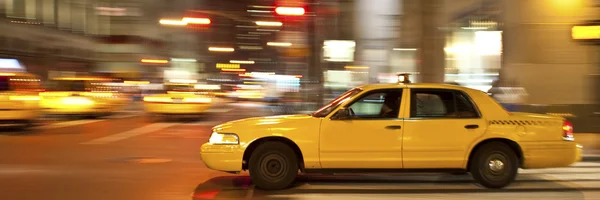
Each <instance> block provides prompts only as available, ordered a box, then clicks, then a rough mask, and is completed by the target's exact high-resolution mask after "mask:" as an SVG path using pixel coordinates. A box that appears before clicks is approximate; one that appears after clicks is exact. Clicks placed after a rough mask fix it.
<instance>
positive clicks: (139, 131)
mask: <svg viewBox="0 0 600 200" xmlns="http://www.w3.org/2000/svg"><path fill="white" fill-rule="evenodd" d="M178 124H181V123H154V124H149V125H146V126H142V127H139V128H135V129H133V130H129V131H125V132H121V133H117V134H113V135H109V136H105V137H101V138H96V139H93V140H90V141H87V142H83V143H81V144H107V143H111V142H116V141H119V140H124V139H127V138H131V137H135V136H140V135H143V134H147V133H152V132H155V131H158V130H161V129H165V128H168V127H171V126H175V125H178Z"/></svg>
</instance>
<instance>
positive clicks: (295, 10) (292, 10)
mask: <svg viewBox="0 0 600 200" xmlns="http://www.w3.org/2000/svg"><path fill="white" fill-rule="evenodd" d="M304 12H305V11H304V8H302V7H277V8H275V13H277V14H278V15H292V16H301V15H304Z"/></svg>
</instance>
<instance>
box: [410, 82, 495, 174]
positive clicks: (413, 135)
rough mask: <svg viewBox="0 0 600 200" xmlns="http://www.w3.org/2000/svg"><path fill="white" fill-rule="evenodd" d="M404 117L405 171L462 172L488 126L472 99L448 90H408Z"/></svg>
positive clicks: (461, 93) (464, 94) (458, 92)
mask: <svg viewBox="0 0 600 200" xmlns="http://www.w3.org/2000/svg"><path fill="white" fill-rule="evenodd" d="M409 108H410V109H409V112H408V113H407V114H408V116H405V117H406V119H405V121H404V135H403V140H402V147H403V150H402V155H403V165H404V168H461V167H462V166H463V164H464V162H465V155H466V154H467V152H468V151H469V148H470V146H471V145H472V143H473V141H475V140H476V139H477V138H478V137H480V136H481V135H482V134H483V133H484V132H485V129H486V126H487V123H485V120H484V119H482V116H481V114H480V112H479V110H478V109H477V106H476V105H475V104H474V102H473V101H472V100H471V98H470V97H469V96H468V95H467V94H466V93H464V92H462V91H459V90H450V89H418V88H417V89H411V90H410V105H409Z"/></svg>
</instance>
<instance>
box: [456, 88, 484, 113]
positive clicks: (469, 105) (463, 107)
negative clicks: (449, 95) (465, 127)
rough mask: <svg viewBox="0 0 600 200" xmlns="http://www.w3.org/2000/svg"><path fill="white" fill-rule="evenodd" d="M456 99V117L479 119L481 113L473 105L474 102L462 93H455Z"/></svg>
mask: <svg viewBox="0 0 600 200" xmlns="http://www.w3.org/2000/svg"><path fill="white" fill-rule="evenodd" d="M454 95H455V99H456V115H457V116H456V117H460V118H474V117H479V112H477V109H476V108H475V105H473V102H471V100H470V99H469V97H467V95H466V94H464V93H462V92H455V93H454Z"/></svg>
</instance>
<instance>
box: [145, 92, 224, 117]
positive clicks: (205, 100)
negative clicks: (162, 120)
mask: <svg viewBox="0 0 600 200" xmlns="http://www.w3.org/2000/svg"><path fill="white" fill-rule="evenodd" d="M212 101H213V99H212V98H210V97H208V96H205V95H196V94H194V93H184V92H182V93H167V94H155V95H149V96H146V97H144V109H145V110H146V112H147V113H151V114H164V115H191V114H202V113H204V112H205V111H206V110H208V109H210V108H211V105H212Z"/></svg>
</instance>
